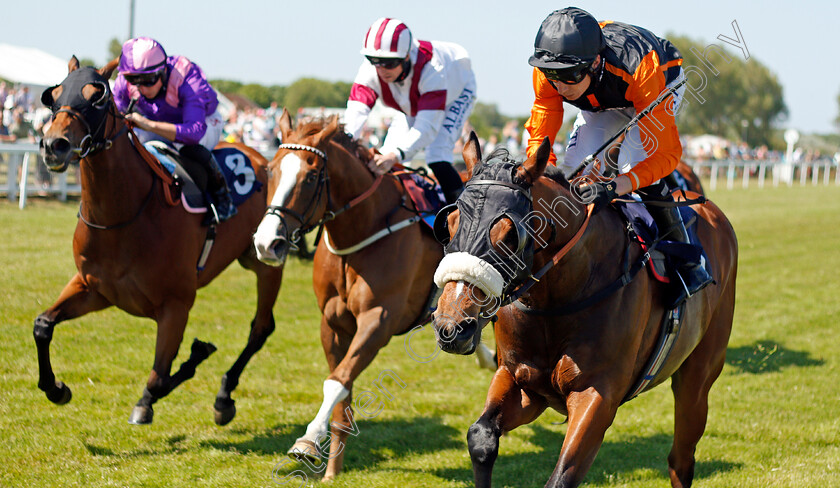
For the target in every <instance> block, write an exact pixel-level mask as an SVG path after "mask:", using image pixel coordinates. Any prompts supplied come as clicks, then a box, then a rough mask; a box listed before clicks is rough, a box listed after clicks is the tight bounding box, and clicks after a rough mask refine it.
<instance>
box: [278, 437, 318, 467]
mask: <svg viewBox="0 0 840 488" xmlns="http://www.w3.org/2000/svg"><path fill="white" fill-rule="evenodd" d="M286 454H288V455H289V457H291V458H292V459H295V460H297V461H300V462H306V461H309V462H310V463H311V464H314V465H319V464H321V456H320V455H319V453H318V446H316V445H315V443H314V442H312V441H310V440H307V439H303V438H300V439H298V440H297V441H295V445H293V446H292V448H291V449H289V452H287V453H286Z"/></svg>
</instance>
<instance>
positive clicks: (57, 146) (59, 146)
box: [46, 137, 72, 156]
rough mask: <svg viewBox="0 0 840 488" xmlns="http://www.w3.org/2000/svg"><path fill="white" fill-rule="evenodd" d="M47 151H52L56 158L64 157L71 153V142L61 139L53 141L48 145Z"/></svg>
mask: <svg viewBox="0 0 840 488" xmlns="http://www.w3.org/2000/svg"><path fill="white" fill-rule="evenodd" d="M46 146H47V149H48V150H49V151H51V152H52V153H53V154H55V155H56V156H63V155H65V154H67V153H68V152H70V149H71V148H72V146H71V144H70V141H68V140H67V139H64V138H63V137H60V138H58V139H54V140H52V141H51V142H50V143H49V144H47V145H46Z"/></svg>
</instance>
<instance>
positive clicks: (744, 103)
mask: <svg viewBox="0 0 840 488" xmlns="http://www.w3.org/2000/svg"><path fill="white" fill-rule="evenodd" d="M667 37H668V39H669V40H671V42H673V43H674V45H675V46H677V49H679V50H680V52H681V53H682V55H683V68H684V69H686V74H687V76H688V78H689V81H688V85H689V86H688V88H687V89H686V92H685V96H684V97H683V101H682V104H681V106H680V112H679V113H678V114H677V125H678V126H679V128H680V133H682V134H704V133H711V134H716V135H719V136H722V137H726V138H728V139H733V140H745V141H746V142H747V144H750V145H752V146H758V145H761V144H768V145H770V144H772V142H773V141H774V140H775V137H774V135H773V131H774V128H775V126H776V125H778V123H779V122H781V121H783V120H784V119H785V118H786V117H787V107H786V106H785V102H784V96H783V94H782V86H781V84H780V83H779V81H778V79H777V77H776V75H775V74H774V73H772V72H771V71H770V70H769V69H768V68H767V67H766V66H764V65H763V64H761V62H759V61H757V60H755V59H754V58H750V59H749V60H746V61H745V60H744V59H743V58H742V57H740V53H733V52H731V51H727V52H726V54H727V56H728V59H729V62H728V63H727V62H726V59H725V58H724V57H723V55H722V54H720V52H719V51H718V50H717V49H715V48H712V49H708V50H707V46H709V44H708V43H704V42H700V41H694V40H692V39H689V38H687V37H684V36H678V35H673V34H669V35H668V36H667ZM718 45H719V44H718ZM721 47H722V46H721ZM692 48H693V49H692ZM695 52H696V53H703V52H706V53H707V54H706V56H707V57H706V59H701V58H700V57H698V55H697V54H695ZM710 65H711V66H710ZM712 67H713V68H714V69H716V70H717V71H718V74H717V75H715V74H714V72H713V68H712ZM703 76H705V79H706V86H705V87H704V88H702V91H697V90H699V88H700V86H701V77H703ZM692 87H694V89H693V88H692Z"/></svg>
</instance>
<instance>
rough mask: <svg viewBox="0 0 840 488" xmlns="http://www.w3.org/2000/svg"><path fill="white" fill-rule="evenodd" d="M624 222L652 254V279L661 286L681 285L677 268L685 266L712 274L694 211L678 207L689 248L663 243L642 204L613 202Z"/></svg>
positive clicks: (665, 241)
mask: <svg viewBox="0 0 840 488" xmlns="http://www.w3.org/2000/svg"><path fill="white" fill-rule="evenodd" d="M613 206H614V207H615V208H616V209H617V210H618V211H619V214H621V216H622V218H623V219H624V220H625V222H627V224H628V225H629V226H630V228H631V229H632V231H633V232H632V233H633V236H634V237H635V239H636V240H637V242H638V243H639V244H640V245H641V246H642V248H643V249H644V250H645V251H646V252H648V253H649V254H650V257H651V259H650V262H651V266H649V267H648V269H649V270H650V272H651V274H652V275H653V277H654V278H655V279H656V280H658V281H660V282H662V283H672V282H673V283H678V282H679V280H678V279H677V280H674V279H673V277H674V276H675V275H676V272H677V268H678V267H679V266H680V264H682V263H685V262H695V263H696V262H702V263H704V266H705V268H706V271H708V272H709V274H711V273H712V270H711V269H710V268H709V260H708V259H707V258H706V255H705V252H704V251H703V246H702V244H701V242H700V239H699V238H698V237H697V212H695V211H694V209H692V208H691V207H688V206H683V207H678V209H679V212H680V217H681V218H682V221H683V224H684V225H685V229H686V231H687V232H688V237H689V241H690V243H689V244H685V243H682V242H677V241H672V240H668V239H662V238H661V237H660V234H659V229H658V228H657V226H656V222H655V221H654V220H653V217H652V216H651V215H650V212H649V211H648V209H647V207H645V205H644V203H643V202H641V201H634V202H628V201H622V200H618V201H615V202H613Z"/></svg>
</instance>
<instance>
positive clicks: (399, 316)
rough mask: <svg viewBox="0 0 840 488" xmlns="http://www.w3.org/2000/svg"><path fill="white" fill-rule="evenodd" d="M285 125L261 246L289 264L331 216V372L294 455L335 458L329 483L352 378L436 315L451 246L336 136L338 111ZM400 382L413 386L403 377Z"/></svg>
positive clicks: (327, 279) (338, 459)
mask: <svg viewBox="0 0 840 488" xmlns="http://www.w3.org/2000/svg"><path fill="white" fill-rule="evenodd" d="M279 127H280V130H281V132H282V136H283V145H281V147H280V150H278V151H277V154H276V155H275V156H274V158H273V159H272V160H271V162H270V163H269V167H270V170H271V181H270V183H269V187H270V188H269V201H270V202H271V206H270V207H269V208H270V210H269V213H268V214H267V215H266V216H265V218H264V219H263V221H262V223H261V224H260V226H259V228H258V229H257V233H256V234H255V235H254V244H255V246H256V248H257V251H258V255H259V257H260V259H262V260H263V261H265V262H269V263H274V264H280V263H282V262H283V260H284V259H285V257H286V254H287V253H288V252H289V248H290V244H293V243H294V241H297V239H299V238H300V237H301V235H302V233H304V232H306V231H307V230H308V229H311V228H313V227H316V226H317V225H318V224H320V223H322V222H323V223H324V226H325V230H324V233H323V236H322V238H321V240H320V242H319V243H318V247H317V249H316V250H315V257H314V262H313V270H312V284H313V287H314V289H315V296H316V299H317V302H318V307H319V308H320V309H321V313H322V316H321V343H322V345H323V347H324V352H325V353H326V356H327V363H328V364H329V368H330V374H329V376H328V377H327V379H326V380H325V381H324V399H323V403H322V405H321V408H320V410H319V411H318V414H317V416H316V417H315V419H314V420H312V422H311V423H310V424H309V426H308V427H307V429H306V433H305V434H304V435H303V437H301V438H299V439H298V440H297V441H296V442H295V444H294V446H293V447H292V448H291V449H290V450H289V454H290V455H291V456H292V457H296V458H298V459H300V460H302V461H305V462H307V463H309V464H310V466H313V464H312V463H313V462H319V459H320V458H321V457H323V458H328V459H329V461H328V462H327V466H326V473H325V475H324V479H325V480H330V479H332V478H334V477H335V476H336V475H337V474H338V473H339V472H340V471H341V468H342V464H343V458H344V443H345V441H346V439H347V434H348V431H350V427H349V426H352V425H355V424H354V421H353V418H352V410H351V391H352V389H353V381H354V380H355V379H356V378H357V377H358V376H359V374H360V373H361V372H362V371H363V370H364V369H365V368H366V367H367V366H368V365H370V363H371V362H372V361H373V359H374V357H375V356H376V354H377V352H379V350H380V349H381V348H383V347H385V345H386V344H388V342H389V341H390V340H391V338H392V337H393V336H394V335H396V334H401V333H404V332H407V331H408V330H410V329H411V328H412V326H414V325H415V324H417V323H418V322H421V321H422V318H423V316H424V315H426V314H427V310H426V306H427V305H428V302H429V295H430V291H431V289H432V287H433V284H432V276H433V274H434V270H435V266H437V263H438V261H440V259H441V258H442V257H443V249H442V247H441V246H440V244H438V243H437V242H436V241H435V239H434V237H433V236H432V235H431V233H430V232H425V231H424V230H423V229H421V227H420V224H415V222H417V218H418V217H417V214H416V213H415V212H414V211H413V210H411V209H410V208H409V207H408V206H407V205H406V200H405V193H404V189H403V187H402V185H401V184H400V183H399V182H398V181H397V179H396V178H395V177H394V176H393V175H390V174H387V175H384V176H380V177H375V176H374V175H373V174H372V173H371V172H370V171H369V170H368V168H367V166H366V165H365V163H364V162H363V161H362V160H361V159H359V157H358V156H357V155H359V154H362V155H363V154H364V152H365V151H364V150H363V149H361V148H360V147H358V143H356V142H353V141H347V143H346V144H339V143H338V142H336V141H334V140H332V138H333V135H335V134H336V132H338V129H339V124H338V118H336V117H333V118H332V119H330V120H329V121H328V122H326V123H325V122H322V121H312V122H307V123H301V124H299V125H298V127H297V128H296V129H293V128H292V121H291V118H290V116H289V113H288V112H287V111H286V110H284V111H283V115H282V116H281V118H280V124H279ZM348 147H349V149H348ZM377 236H378V237H379V238H378V239H377ZM386 373H390V372H387V371H386V372H383V374H386ZM382 379H383V378H382V375H380V382H381V380H382ZM391 382H395V383H396V384H400V386H402V387H403V388H404V387H405V385H404V384H401V380H399V379H398V377H395V376H392V377H391V380H390V381H389V384H392V383H391ZM362 398H363V397H360V398H359V400H360V401H361V399H362ZM357 408H361V409H363V407H357ZM331 413H332V418H333V422H332V431H331V432H329V429H330V414H331ZM342 426H343V427H342ZM337 427H341V428H337ZM328 438H329V439H330V441H329V442H331V446H330V447H329V448H327V447H326V444H327V443H328V441H327V439H328ZM322 446H323V447H322ZM322 449H323V451H327V450H329V452H322ZM318 469H319V470H323V469H324V467H323V465H320V466H319V467H318Z"/></svg>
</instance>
